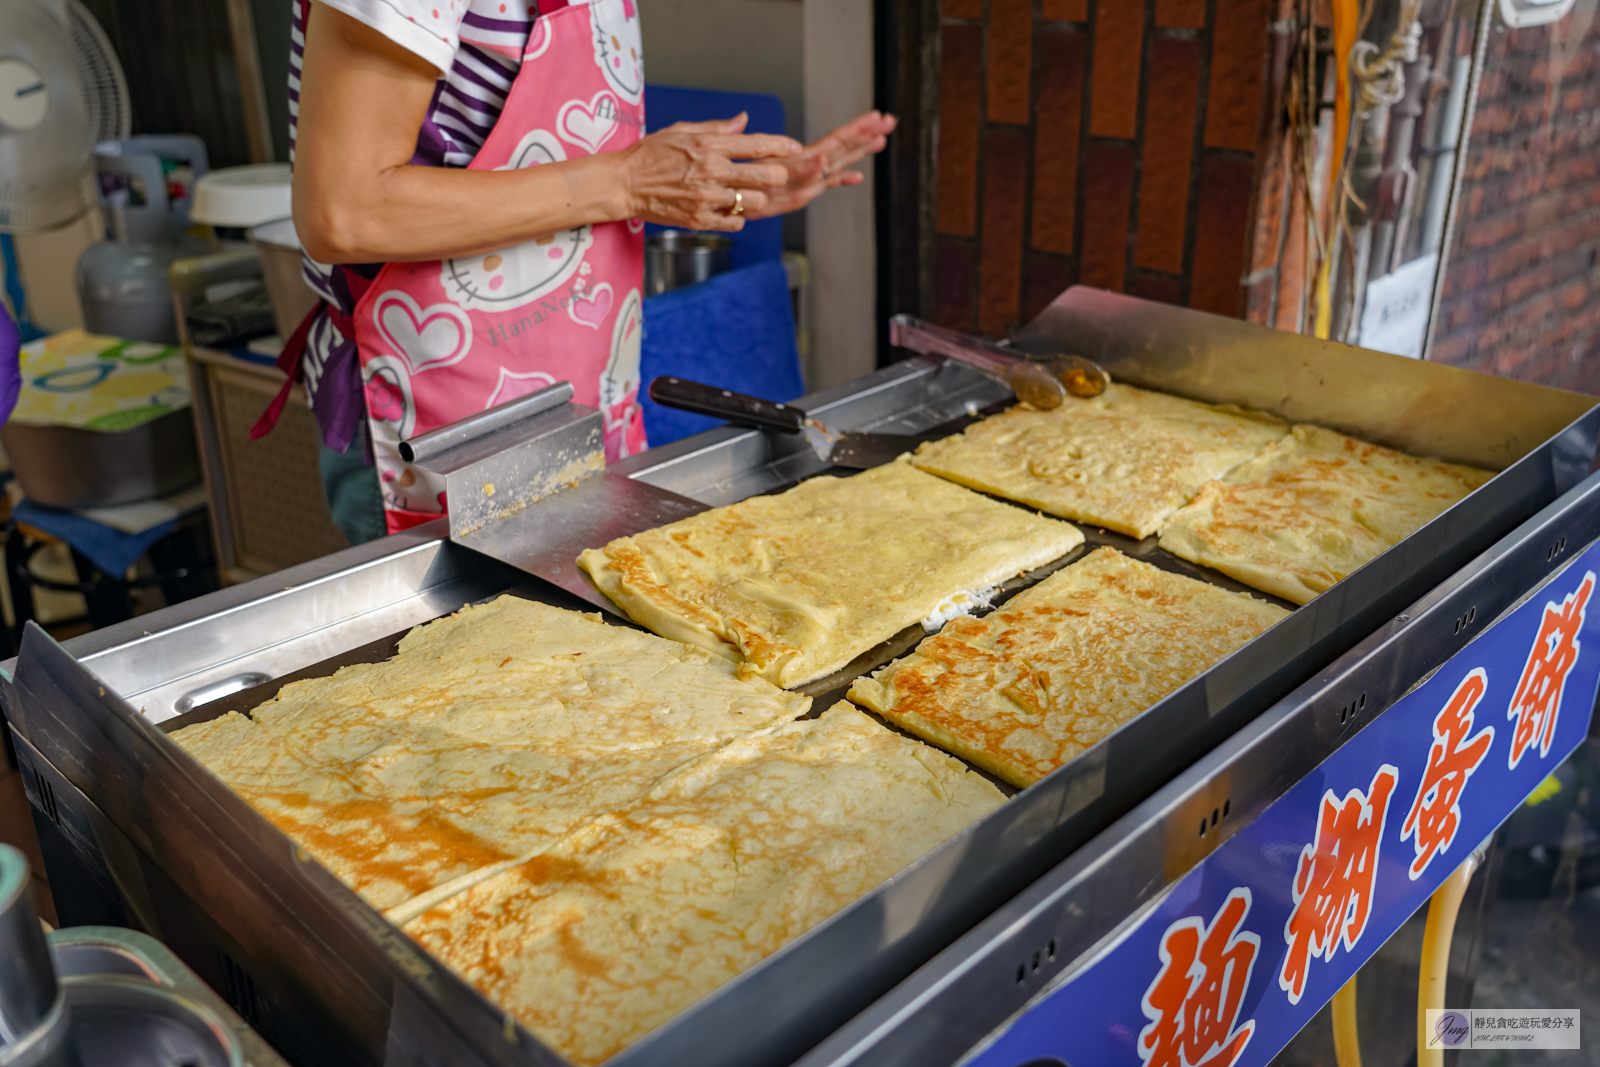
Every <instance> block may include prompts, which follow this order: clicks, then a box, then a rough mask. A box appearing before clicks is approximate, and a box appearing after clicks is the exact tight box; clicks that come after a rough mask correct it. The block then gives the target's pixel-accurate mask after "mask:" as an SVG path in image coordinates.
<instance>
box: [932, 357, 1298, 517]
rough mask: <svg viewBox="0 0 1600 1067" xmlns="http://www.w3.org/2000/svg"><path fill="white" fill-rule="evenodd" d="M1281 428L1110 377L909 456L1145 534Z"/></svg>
mask: <svg viewBox="0 0 1600 1067" xmlns="http://www.w3.org/2000/svg"><path fill="white" fill-rule="evenodd" d="M1286 430H1287V427H1286V426H1285V425H1284V424H1283V423H1281V422H1279V421H1278V420H1277V419H1274V418H1272V417H1270V416H1267V415H1262V414H1259V413H1256V412H1249V411H1243V410H1241V409H1238V408H1232V407H1213V406H1211V405H1208V404H1200V403H1197V402H1195V401H1193V400H1184V399H1182V398H1180V397H1175V396H1168V395H1166V394H1165V393H1152V392H1149V391H1147V390H1144V389H1135V388H1133V387H1132V386H1128V385H1118V384H1115V383H1113V384H1112V385H1111V386H1110V387H1108V388H1107V389H1106V391H1105V392H1104V393H1102V394H1100V395H1099V396H1097V397H1095V398H1094V399H1092V400H1075V399H1072V398H1070V397H1069V398H1068V399H1067V401H1066V402H1065V403H1063V404H1062V405H1061V406H1060V407H1058V408H1055V409H1054V410H1052V411H1038V410H1035V409H1034V408H1030V407H1027V406H1019V407H1014V408H1012V409H1011V410H1009V411H1007V412H1005V413H1004V414H1001V415H996V416H995V417H993V418H989V419H984V420H983V421H982V422H979V423H977V424H975V425H973V426H971V427H969V428H968V429H967V430H966V432H964V433H961V434H957V435H956V436H954V437H946V438H944V439H943V440H939V441H930V442H929V443H928V444H925V445H923V446H922V447H921V448H919V449H917V452H916V455H915V456H913V457H912V462H913V463H915V464H916V465H917V466H918V467H920V468H922V469H923V470H925V471H931V472H932V473H934V474H937V475H939V476H940V477H943V478H949V479H951V480H952V481H956V482H960V483H961V484H962V485H966V486H970V487H972V488H973V489H978V490H981V491H983V492H985V493H993V494H994V495H996V496H1003V497H1005V498H1006V499H1008V500H1017V501H1020V502H1022V503H1024V504H1029V505H1032V506H1033V507H1036V508H1041V509H1043V510H1044V511H1047V512H1049V513H1050V514H1051V515H1060V516H1061V517H1063V518H1067V519H1075V520H1077V521H1078V522H1087V523H1091V524H1093V525H1095V526H1104V527H1105V528H1107V529H1109V530H1116V531H1117V532H1118V533H1124V534H1127V535H1129V536H1130V537H1149V536H1150V535H1151V534H1153V533H1155V532H1156V530H1157V529H1158V528H1159V527H1160V525H1161V520H1163V519H1165V518H1166V517H1167V516H1168V515H1171V514H1172V513H1173V512H1174V511H1176V510H1178V508H1180V507H1182V506H1183V505H1184V504H1185V503H1187V502H1188V500H1189V499H1190V498H1191V497H1193V496H1194V494H1195V493H1196V492H1198V491H1199V489H1200V487H1201V486H1202V485H1203V484H1205V482H1206V481H1207V479H1210V478H1217V477H1220V476H1221V475H1222V474H1223V473H1224V472H1225V471H1227V470H1228V469H1229V468H1230V467H1233V466H1234V465H1235V464H1238V463H1242V462H1244V461H1245V460H1246V459H1248V458H1250V457H1251V456H1253V455H1255V454H1256V453H1257V452H1259V451H1260V450H1261V449H1262V448H1263V447H1264V446H1266V445H1267V444H1269V443H1271V442H1272V441H1275V440H1277V439H1278V438H1280V437H1282V436H1283V435H1284V433H1285V432H1286Z"/></svg>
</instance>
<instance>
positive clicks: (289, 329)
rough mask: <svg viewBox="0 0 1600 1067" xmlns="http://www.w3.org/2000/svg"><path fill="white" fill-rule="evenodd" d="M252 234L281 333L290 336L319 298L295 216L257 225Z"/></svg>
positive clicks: (273, 312)
mask: <svg viewBox="0 0 1600 1067" xmlns="http://www.w3.org/2000/svg"><path fill="white" fill-rule="evenodd" d="M249 237H250V243H251V244H253V245H255V246H256V250H257V251H258V252H260V253H261V275H262V278H263V280H265V281H266V283H267V295H268V296H270V297H271V298H272V317H273V318H274V319H276V320H277V323H278V336H279V337H282V338H284V339H285V340H287V339H288V338H289V336H290V335H291V334H293V333H294V331H295V330H296V329H297V328H298V327H299V325H300V323H301V322H302V321H303V320H304V319H305V317H306V316H307V315H309V314H310V313H311V309H312V308H314V307H316V306H317V301H318V300H319V299H320V298H319V297H318V296H317V294H316V291H315V290H313V289H312V288H311V286H309V285H307V284H306V276H305V261H304V259H302V258H301V249H300V235H299V234H297V233H296V232H295V229H294V220H293V219H279V220H277V221H276V222H269V223H266V224H265V225H262V226H257V227H256V228H254V229H253V230H251V231H250V233H249Z"/></svg>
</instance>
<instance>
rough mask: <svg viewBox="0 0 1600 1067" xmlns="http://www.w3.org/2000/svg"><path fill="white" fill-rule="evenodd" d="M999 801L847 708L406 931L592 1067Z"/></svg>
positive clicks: (958, 769) (726, 762) (950, 763)
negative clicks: (592, 1064)
mask: <svg viewBox="0 0 1600 1067" xmlns="http://www.w3.org/2000/svg"><path fill="white" fill-rule="evenodd" d="M1002 802H1003V798H1002V797H1001V795H1000V792H999V791H998V790H997V789H995V788H994V786H992V785H990V784H989V783H988V782H987V781H985V780H984V779H983V778H982V777H981V776H980V775H977V774H975V773H973V772H971V771H968V770H966V769H965V768H964V767H962V766H961V764H960V763H958V762H957V761H956V760H953V759H951V758H950V757H949V756H946V755H944V754H943V753H940V752H937V751H935V750H934V749H931V748H929V747H928V746H926V745H923V744H921V743H920V742H918V741H914V740H912V739H910V738H906V737H901V736H899V735H898V734H895V733H894V732H892V731H890V730H886V729H884V727H882V726H881V725H879V724H877V723H875V722H873V721H872V720H871V719H869V718H868V717H867V716H865V715H863V714H861V713H860V712H859V711H856V710H855V709H853V708H851V707H850V706H849V705H847V704H838V705H835V706H834V707H833V708H832V709H830V710H829V711H827V712H826V713H825V714H823V715H822V717H821V718H819V719H815V720H808V721H802V722H793V723H786V724H784V725H781V726H776V727H773V728H772V729H770V730H767V731H763V732H761V733H756V734H750V735H747V736H745V737H743V738H740V739H738V740H736V741H733V742H731V743H729V744H728V745H726V746H725V747H723V748H721V749H718V750H717V751H716V752H713V753H710V754H708V755H706V756H703V757H701V758H700V759H698V760H696V761H694V762H691V763H686V764H684V765H682V766H681V767H679V768H678V769H677V770H675V771H674V772H672V774H670V775H669V776H667V777H666V778H665V779H663V780H662V781H661V782H660V783H659V784H658V785H657V786H656V787H655V788H654V789H652V790H651V791H650V792H649V794H648V795H646V796H645V797H643V798H641V800H640V801H639V802H638V803H637V804H636V805H634V806H632V807H630V808H628V809H627V810H625V811H619V812H616V813H615V814H613V815H610V816H607V817H605V818H603V819H599V820H596V821H595V822H593V823H591V824H589V825H587V826H585V827H584V828H582V829H581V830H577V831H575V832H573V833H571V834H569V835H567V836H566V837H564V838H563V839H562V840H561V841H560V842H559V843H558V844H556V845H555V846H553V847H551V848H550V849H548V850H546V851H545V852H544V853H542V854H541V855H539V856H538V857H535V858H534V859H532V860H530V861H529V862H527V863H525V864H521V865H519V866H517V867H514V868H512V869H510V870H507V871H505V872H503V873H501V874H499V875H497V876H496V877H494V878H492V879H490V880H488V881H485V882H482V883H481V884H479V885H477V886H474V887H473V888H472V889H470V890H468V891H467V892H464V893H462V894H460V895H458V896H455V897H453V898H451V899H450V900H448V901H446V902H444V903H443V904H441V905H439V906H438V907H436V908H434V909H432V910H430V911H427V912H425V913H423V914H422V915H420V916H419V917H417V918H415V919H413V920H412V921H411V922H409V923H408V924H407V925H406V926H405V930H406V932H407V933H409V934H410V935H411V936H412V937H413V938H415V939H416V940H417V941H418V942H419V943H420V944H421V945H422V946H423V947H424V948H426V949H427V950H428V951H429V952H430V953H432V954H433V955H434V956H435V957H437V958H439V959H441V960H443V961H445V962H446V963H447V964H449V965H450V966H451V967H452V968H454V969H455V970H456V971H457V972H458V973H460V974H461V976H462V977H463V978H465V979H466V980H467V981H469V982H471V983H472V984H473V985H475V986H477V987H478V988H479V989H480V990H482V991H483V993H484V994H485V995H486V996H488V997H489V998H490V999H491V1000H493V1001H495V1002H496V1003H497V1004H499V1005H501V1006H502V1007H504V1008H505V1009H506V1010H508V1011H509V1012H511V1013H512V1014H513V1015H514V1016H516V1017H517V1019H518V1020H519V1021H521V1022H522V1024H523V1025H525V1026H527V1027H528V1028H529V1029H530V1030H532V1031H533V1032H534V1033H536V1034H537V1035H538V1036H539V1037H540V1038H541V1039H542V1040H544V1041H545V1042H547V1043H548V1044H550V1045H551V1046H552V1047H554V1048H555V1049H557V1050H558V1051H560V1052H561V1053H562V1054H563V1055H565V1056H566V1057H567V1058H568V1059H570V1060H571V1061H572V1062H574V1063H582V1064H591V1063H599V1062H600V1061H602V1060H604V1059H606V1058H607V1057H608V1056H611V1055H612V1054H614V1053H616V1052H617V1051H618V1050H620V1049H621V1048H623V1047H624V1046H626V1045H628V1044H630V1043H631V1042H633V1041H635V1040H637V1039H638V1038H639V1037H640V1036H642V1035H643V1034H645V1033H647V1032H648V1031H649V1030H651V1029H653V1028H654V1027H656V1026H658V1025H659V1024H661V1023H662V1022H665V1021H666V1020H667V1019H669V1018H671V1017H672V1016H673V1015H674V1014H676V1013H677V1012H679V1011H681V1010H683V1009H684V1008H686V1007H688V1006H689V1005H690V1004H692V1003H694V1002H695V1001H696V1000H698V999H700V998H701V997H703V996H705V995H706V994H707V993H709V992H711V991H712V990H714V989H716V988H717V987H718V986H720V985H722V984H723V983H725V982H727V981H728V980H729V979H731V978H733V977H735V976H736V975H738V974H739V973H740V972H741V971H744V970H746V969H748V968H749V967H751V966H752V965H754V964H755V963H757V962H758V961H760V960H761V959H763V958H765V957H766V956H769V955H771V954H772V953H773V952H775V951H777V950H778V949H779V948H780V947H782V946H783V945H784V944H786V943H788V942H789V941H791V940H793V939H794V938H796V937H798V936H799V935H800V934H802V933H804V932H805V931H807V930H809V929H810V928H811V927H813V926H815V925H816V924H817V923H819V922H821V921H822V920H823V919H825V918H827V917H828V916H829V915H831V914H833V913H834V912H836V911H838V910H839V909H840V908H842V907H844V906H845V905H846V904H849V903H850V902H851V901H853V900H855V899H856V898H857V897H859V896H861V895H862V894H864V893H866V892H867V891H869V890H871V889H872V888H873V887H875V886H876V885H878V884H879V883H880V882H882V881H883V880H884V879H886V878H888V877H889V876H891V875H893V874H895V873H896V872H898V871H900V870H901V869H903V868H904V867H906V866H907V865H908V864H910V863H912V862H914V861H915V860H917V859H919V858H920V857H922V856H923V855H924V854H926V853H927V852H928V851H929V850H930V849H932V848H933V847H934V846H936V845H938V844H939V843H940V842H942V841H944V840H945V839H947V838H949V837H950V836H952V835H953V834H955V833H956V832H957V831H959V830H961V829H962V828H963V827H965V826H967V825H968V824H969V823H971V822H973V821H975V820H976V819H978V818H980V817H981V816H983V815H984V814H986V813H987V812H989V811H991V810H993V809H994V808H996V807H998V806H999V805H1000V804H1001V803H1002Z"/></svg>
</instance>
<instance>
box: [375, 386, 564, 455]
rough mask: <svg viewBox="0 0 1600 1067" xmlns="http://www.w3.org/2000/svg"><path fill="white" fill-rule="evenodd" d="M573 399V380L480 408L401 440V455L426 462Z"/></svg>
mask: <svg viewBox="0 0 1600 1067" xmlns="http://www.w3.org/2000/svg"><path fill="white" fill-rule="evenodd" d="M571 400H572V383H571V382H556V383H555V384H554V385H547V386H545V387H544V388H543V389H540V390H537V391H536V392H532V393H529V394H527V395H526V396H519V397H517V398H516V399H515V400H508V401H506V402H505V403H504V404H501V405H499V406H498V407H492V408H490V409H489V410H488V411H480V412H479V413H478V414H476V415H468V416H467V417H466V418H464V419H457V420H456V421H455V422H452V423H450V424H449V425H447V426H441V427H439V428H438V429H437V430H429V431H428V432H427V433H425V434H421V435H420V436H417V437H413V438H411V439H410V440H409V441H401V442H400V458H401V459H403V460H405V461H406V462H407V463H422V462H425V461H427V460H428V459H430V458H432V457H434V456H437V455H438V454H439V453H441V452H448V451H449V450H450V449H452V448H459V447H460V446H462V445H464V444H466V443H467V442H468V441H474V440H477V439H478V438H480V437H483V436H485V435H487V434H491V433H494V432H495V431H496V430H503V429H505V428H506V427H507V426H510V425H511V424H512V423H514V422H521V421H522V420H523V419H526V418H530V417H532V416H534V415H538V414H541V413H543V412H546V411H549V410H550V409H551V408H558V407H560V406H561V405H562V404H566V403H570V402H571Z"/></svg>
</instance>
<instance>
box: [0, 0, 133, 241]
mask: <svg viewBox="0 0 1600 1067" xmlns="http://www.w3.org/2000/svg"><path fill="white" fill-rule="evenodd" d="M9 2H10V3H13V4H18V5H23V4H27V5H31V6H34V7H35V9H36V12H37V14H39V15H42V16H43V17H44V18H45V19H46V20H50V21H55V22H58V23H62V24H64V25H62V26H61V29H62V30H64V31H65V37H66V39H67V43H68V44H69V46H70V48H71V52H72V61H73V66H74V73H75V75H76V77H77V79H78V83H79V86H80V90H81V92H80V94H79V97H80V100H81V103H82V107H83V112H84V114H83V118H84V122H83V133H82V135H81V137H82V140H81V143H80V144H79V145H78V146H76V147H75V148H74V149H72V150H71V152H72V155H73V157H75V158H76V160H77V174H76V175H71V174H61V175H55V174H52V175H48V176H44V175H41V174H39V173H37V172H35V173H27V170H28V168H27V167H26V165H24V167H23V171H24V173H0V232H4V233H14V234H30V233H43V232H46V231H49V230H55V229H59V228H61V227H63V226H66V225H69V224H71V223H72V222H75V221H76V220H78V219H79V218H82V217H83V215H84V213H85V212H87V211H88V210H89V209H90V207H92V206H93V205H94V203H95V201H96V198H97V196H98V192H97V190H96V188H95V182H94V168H93V156H92V153H93V150H94V146H95V145H97V144H99V143H100V142H101V141H110V140H120V139H122V138H125V137H127V136H128V134H129V131H130V129H131V127H132V125H133V115H132V107H131V103H130V100H129V97H128V83H127V81H126V79H125V78H124V77H123V74H122V67H121V65H120V64H119V63H118V62H117V58H116V53H115V52H114V51H113V50H112V47H111V42H110V41H109V40H108V39H107V38H106V35H105V31H104V30H102V29H101V27H100V24H99V23H98V22H96V21H95V18H94V16H93V15H91V14H90V13H89V11H88V9H87V8H85V7H84V6H83V5H82V4H81V3H79V0H9ZM12 158H13V161H15V159H16V156H15V155H13V156H12Z"/></svg>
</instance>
